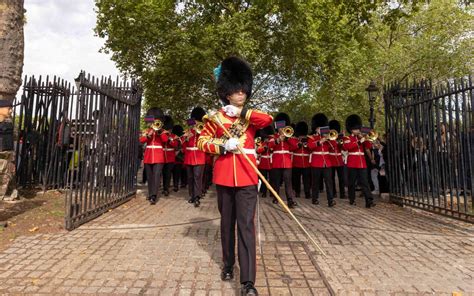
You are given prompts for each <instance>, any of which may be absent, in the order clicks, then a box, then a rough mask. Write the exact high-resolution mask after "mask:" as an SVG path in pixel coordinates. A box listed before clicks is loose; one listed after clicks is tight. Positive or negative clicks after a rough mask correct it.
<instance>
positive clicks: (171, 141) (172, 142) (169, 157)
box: [163, 133, 179, 163]
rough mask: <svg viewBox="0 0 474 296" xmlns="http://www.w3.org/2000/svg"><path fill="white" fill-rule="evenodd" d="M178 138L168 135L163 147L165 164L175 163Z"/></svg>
mask: <svg viewBox="0 0 474 296" xmlns="http://www.w3.org/2000/svg"><path fill="white" fill-rule="evenodd" d="M178 144H179V138H178V136H176V135H175V134H171V133H170V134H168V141H167V142H166V143H165V144H164V145H163V147H164V148H163V150H164V151H165V163H175V161H176V147H178Z"/></svg>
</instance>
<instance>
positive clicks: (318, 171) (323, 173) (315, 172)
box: [311, 168, 333, 202]
mask: <svg viewBox="0 0 474 296" xmlns="http://www.w3.org/2000/svg"><path fill="white" fill-rule="evenodd" d="M311 175H312V177H313V186H312V187H313V188H312V189H313V190H312V191H313V192H312V198H313V200H318V199H319V180H320V179H321V178H323V180H324V183H325V185H326V196H327V198H328V202H331V201H332V200H333V193H332V179H331V168H311Z"/></svg>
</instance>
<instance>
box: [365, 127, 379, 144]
mask: <svg viewBox="0 0 474 296" xmlns="http://www.w3.org/2000/svg"><path fill="white" fill-rule="evenodd" d="M362 138H364V139H365V140H366V141H369V142H371V143H377V142H378V138H379V134H378V133H377V132H376V131H375V130H371V131H370V132H368V133H367V134H365V135H364V136H363V137H361V139H362Z"/></svg>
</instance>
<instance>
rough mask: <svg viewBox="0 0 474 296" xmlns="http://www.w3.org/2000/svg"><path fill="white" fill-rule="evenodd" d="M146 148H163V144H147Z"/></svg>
mask: <svg viewBox="0 0 474 296" xmlns="http://www.w3.org/2000/svg"><path fill="white" fill-rule="evenodd" d="M146 148H163V146H160V145H147V146H146Z"/></svg>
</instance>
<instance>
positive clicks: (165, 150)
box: [163, 148, 174, 151]
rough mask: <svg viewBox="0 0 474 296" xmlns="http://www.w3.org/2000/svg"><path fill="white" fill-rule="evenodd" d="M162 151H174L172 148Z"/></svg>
mask: <svg viewBox="0 0 474 296" xmlns="http://www.w3.org/2000/svg"><path fill="white" fill-rule="evenodd" d="M163 150H165V151H174V148H165V149H163Z"/></svg>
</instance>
